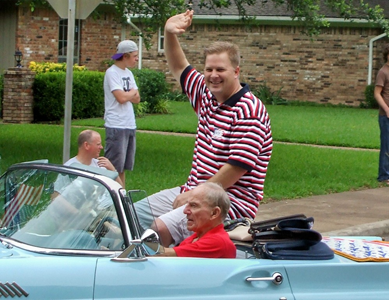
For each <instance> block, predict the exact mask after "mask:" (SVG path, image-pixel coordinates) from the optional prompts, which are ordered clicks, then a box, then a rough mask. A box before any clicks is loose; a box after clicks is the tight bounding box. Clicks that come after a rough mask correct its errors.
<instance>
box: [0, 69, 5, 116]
mask: <svg viewBox="0 0 389 300" xmlns="http://www.w3.org/2000/svg"><path fill="white" fill-rule="evenodd" d="M3 91H4V74H0V118H2V117H3V95H4V94H3Z"/></svg>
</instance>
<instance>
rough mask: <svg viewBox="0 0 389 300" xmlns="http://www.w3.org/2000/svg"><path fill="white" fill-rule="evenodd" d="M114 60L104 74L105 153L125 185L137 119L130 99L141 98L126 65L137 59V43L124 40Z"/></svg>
mask: <svg viewBox="0 0 389 300" xmlns="http://www.w3.org/2000/svg"><path fill="white" fill-rule="evenodd" d="M112 59H113V60H114V61H115V62H114V64H113V65H112V66H111V67H109V68H108V69H107V71H106V73H105V76H104V107H105V112H104V121H105V124H104V126H105V157H107V158H108V159H109V160H110V161H111V163H112V164H113V165H114V167H115V168H116V170H117V171H118V172H119V177H120V180H121V181H122V183H123V185H124V186H125V175H124V171H125V170H130V171H131V170H133V168H134V161H135V149H136V137H135V131H136V123H135V114H134V107H133V103H139V102H140V96H139V91H138V86H137V85H136V82H135V79H134V75H133V74H132V72H131V71H130V70H129V69H128V68H134V67H135V66H136V64H137V62H138V46H137V45H136V44H135V43H134V42H133V41H131V40H124V41H121V42H120V43H119V45H118V46H117V52H116V54H114V55H113V56H112Z"/></svg>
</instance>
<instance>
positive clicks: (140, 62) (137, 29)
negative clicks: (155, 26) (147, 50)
mask: <svg viewBox="0 0 389 300" xmlns="http://www.w3.org/2000/svg"><path fill="white" fill-rule="evenodd" d="M127 23H128V24H130V25H131V27H132V28H134V29H135V30H136V31H138V32H139V33H142V31H141V30H140V29H139V28H138V27H137V26H136V25H135V24H134V23H132V21H131V17H130V16H129V15H128V14H127ZM138 49H139V51H138V53H139V60H138V69H139V70H140V69H142V49H143V38H142V35H140V36H139V45H138Z"/></svg>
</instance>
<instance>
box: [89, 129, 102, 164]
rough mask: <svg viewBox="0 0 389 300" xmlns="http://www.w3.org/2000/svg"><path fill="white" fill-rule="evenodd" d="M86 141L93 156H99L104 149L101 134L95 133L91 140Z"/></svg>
mask: <svg viewBox="0 0 389 300" xmlns="http://www.w3.org/2000/svg"><path fill="white" fill-rule="evenodd" d="M86 143H87V150H88V152H89V153H90V154H91V157H93V158H98V157H99V156H100V151H101V150H102V149H103V145H102V144H101V136H100V134H93V135H92V138H91V140H90V141H89V142H86Z"/></svg>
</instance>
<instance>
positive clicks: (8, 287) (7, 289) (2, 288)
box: [0, 282, 29, 298]
mask: <svg viewBox="0 0 389 300" xmlns="http://www.w3.org/2000/svg"><path fill="white" fill-rule="evenodd" d="M0 294H1V295H0V297H1V296H4V297H6V298H7V297H8V296H11V297H12V298H14V297H15V296H18V297H19V298H20V297H22V296H25V297H28V295H29V294H28V293H27V292H26V291H25V290H24V289H22V288H21V287H20V285H18V284H17V283H16V282H12V284H11V283H9V282H6V283H5V284H3V283H1V282H0Z"/></svg>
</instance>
